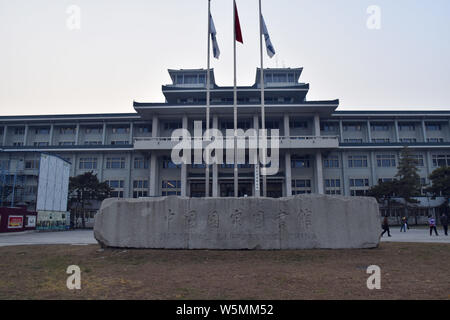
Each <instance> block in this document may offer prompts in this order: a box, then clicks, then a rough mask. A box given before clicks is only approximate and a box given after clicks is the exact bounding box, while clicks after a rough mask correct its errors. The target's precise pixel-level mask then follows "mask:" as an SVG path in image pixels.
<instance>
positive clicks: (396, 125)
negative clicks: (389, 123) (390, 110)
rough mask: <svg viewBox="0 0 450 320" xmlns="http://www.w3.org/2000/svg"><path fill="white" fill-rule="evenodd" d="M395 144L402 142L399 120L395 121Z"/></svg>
mask: <svg viewBox="0 0 450 320" xmlns="http://www.w3.org/2000/svg"><path fill="white" fill-rule="evenodd" d="M394 131H395V142H400V134H399V132H398V120H395V121H394Z"/></svg>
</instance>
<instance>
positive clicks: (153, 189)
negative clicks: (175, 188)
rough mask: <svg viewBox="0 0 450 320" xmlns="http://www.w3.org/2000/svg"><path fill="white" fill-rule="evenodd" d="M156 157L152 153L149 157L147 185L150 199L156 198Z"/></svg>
mask: <svg viewBox="0 0 450 320" xmlns="http://www.w3.org/2000/svg"><path fill="white" fill-rule="evenodd" d="M157 175H158V157H157V156H156V153H155V152H152V154H151V157H150V179H149V180H150V184H149V188H150V191H149V194H150V196H151V197H156V196H158V190H157V189H158V185H157V182H158V177H157Z"/></svg>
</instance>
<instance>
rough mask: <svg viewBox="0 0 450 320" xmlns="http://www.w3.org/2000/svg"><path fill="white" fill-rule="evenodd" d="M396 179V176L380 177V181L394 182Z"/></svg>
mask: <svg viewBox="0 0 450 320" xmlns="http://www.w3.org/2000/svg"><path fill="white" fill-rule="evenodd" d="M394 180H395V178H380V179H378V183H383V182H392V181H394Z"/></svg>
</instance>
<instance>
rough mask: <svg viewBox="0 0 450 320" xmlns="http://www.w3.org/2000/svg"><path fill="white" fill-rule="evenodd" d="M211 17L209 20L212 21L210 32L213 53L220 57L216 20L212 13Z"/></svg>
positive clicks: (217, 57) (215, 56)
mask: <svg viewBox="0 0 450 320" xmlns="http://www.w3.org/2000/svg"><path fill="white" fill-rule="evenodd" d="M209 19H210V20H209V21H210V23H211V26H210V29H211V30H210V32H211V40H212V48H213V55H214V58H216V59H219V57H220V49H219V45H218V44H217V39H216V34H217V32H216V27H215V26H214V21H213V18H212V16H211V15H210V16H209Z"/></svg>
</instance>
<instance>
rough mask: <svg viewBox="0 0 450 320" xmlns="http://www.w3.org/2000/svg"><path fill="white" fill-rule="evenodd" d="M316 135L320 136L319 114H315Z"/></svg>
mask: <svg viewBox="0 0 450 320" xmlns="http://www.w3.org/2000/svg"><path fill="white" fill-rule="evenodd" d="M314 135H315V136H316V137H320V116H319V115H318V114H315V115H314Z"/></svg>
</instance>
